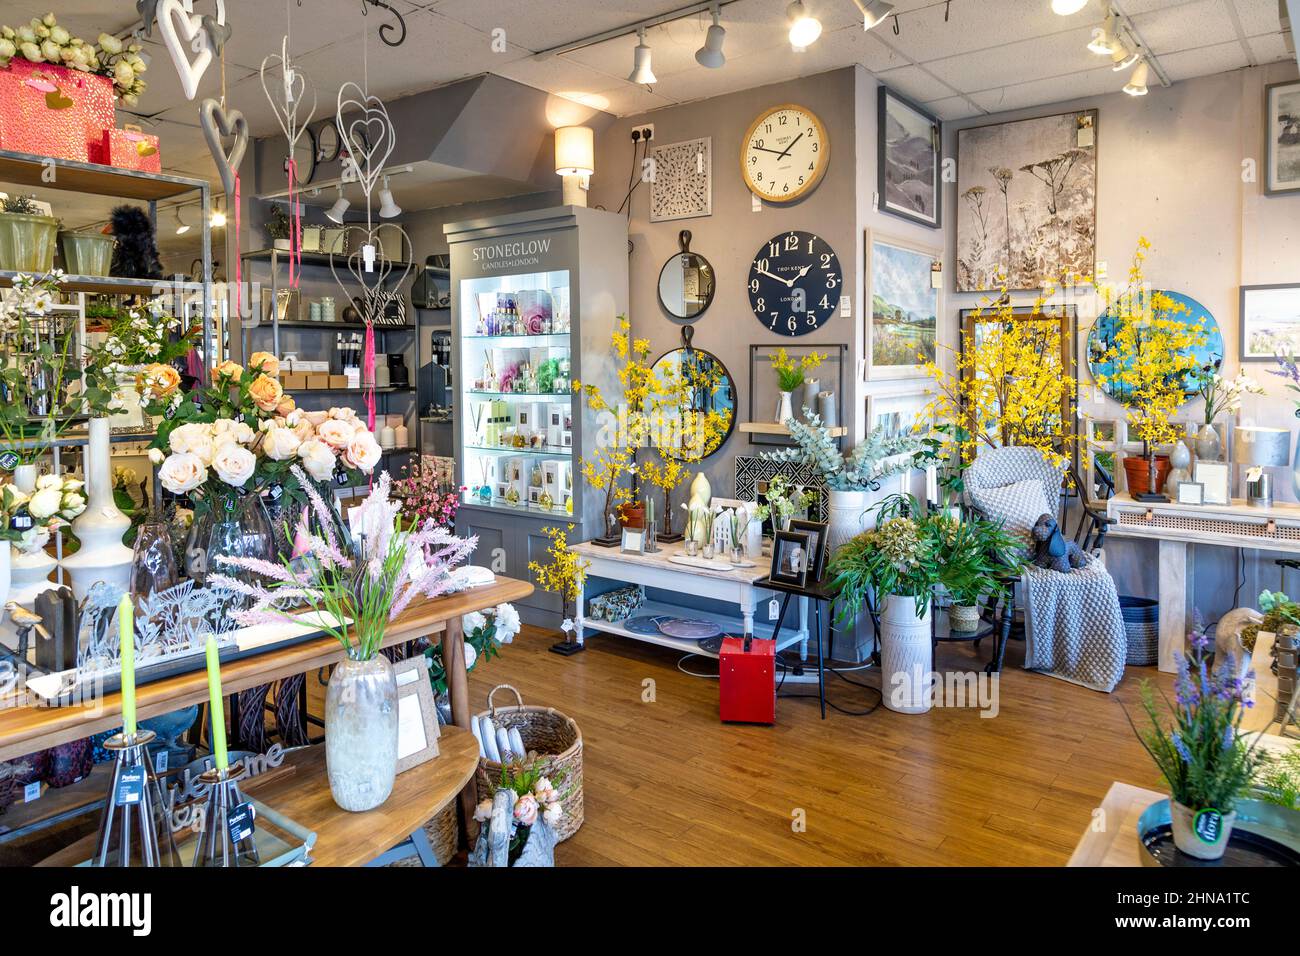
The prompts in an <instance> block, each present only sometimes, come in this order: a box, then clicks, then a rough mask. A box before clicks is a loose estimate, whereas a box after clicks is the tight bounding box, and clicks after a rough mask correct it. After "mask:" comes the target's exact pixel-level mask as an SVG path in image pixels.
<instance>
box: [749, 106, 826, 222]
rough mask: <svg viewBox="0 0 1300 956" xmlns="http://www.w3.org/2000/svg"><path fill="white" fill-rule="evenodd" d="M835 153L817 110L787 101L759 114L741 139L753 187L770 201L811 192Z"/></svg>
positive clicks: (754, 192) (779, 200) (750, 182)
mask: <svg viewBox="0 0 1300 956" xmlns="http://www.w3.org/2000/svg"><path fill="white" fill-rule="evenodd" d="M830 158H831V143H830V140H829V139H828V138H827V137H826V127H825V126H823V125H822V121H821V120H819V119H818V118H817V116H816V114H815V113H813V111H812V110H810V109H807V108H805V107H802V106H795V105H793V104H786V105H785V106H777V107H774V108H772V109H770V110H767V111H766V112H764V113H763V114H762V115H760V116H759V117H758V119H756V120H754V122H753V125H751V126H750V127H749V132H748V133H746V134H745V141H744V142H743V143H741V145H740V172H741V175H743V176H744V177H745V185H746V186H748V187H749V191H750V192H752V193H753V194H754V195H756V196H758V197H759V198H761V199H766V200H767V201H768V202H793V201H794V200H796V199H798V198H799V197H800V196H804V195H806V194H807V193H809V192H811V191H812V190H813V189H814V188H815V187H816V186H817V184H818V183H819V182H821V179H822V176H824V175H826V166H827V164H828V163H829V162H830Z"/></svg>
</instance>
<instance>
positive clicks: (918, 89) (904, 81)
mask: <svg viewBox="0 0 1300 956" xmlns="http://www.w3.org/2000/svg"><path fill="white" fill-rule="evenodd" d="M876 79H878V80H879V81H880V82H881V83H884V84H885V85H886V86H887V87H889V88H890V89H891V90H893V91H894V92H895V93H898V94H900V95H901V96H905V97H907V98H908V99H911V100H916V101H917V102H918V103H923V102H925V101H926V100H939V99H943V98H944V97H946V96H951V95H952V94H953V93H956V92H958V91H957V90H954V89H953V88H952V87H950V86H948V84H946V83H944V82H942V81H940V80H937V79H935V78H934V77H933V76H932V75H930V73H929V72H927V70H926V69H924V68H922V67H919V66H903V67H899V68H898V69H896V70H885V71H884V72H883V73H877V74H876Z"/></svg>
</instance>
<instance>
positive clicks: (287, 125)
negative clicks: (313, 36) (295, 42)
mask: <svg viewBox="0 0 1300 956" xmlns="http://www.w3.org/2000/svg"><path fill="white" fill-rule="evenodd" d="M288 45H289V38H288V37H285V38H284V39H283V40H281V41H280V52H279V53H272V54H271V55H270V56H268V57H266V58H265V59H264V60H262V70H261V74H262V92H263V93H265V94H266V100H267V102H268V103H270V104H271V110H272V112H274V113H275V121H276V122H277V123H279V124H280V129H281V130H283V131H284V138H285V139H287V140H288V141H289V155H290V156H292V155H293V150H294V147H295V146H296V145H297V144H298V140H299V139H301V138H302V134H303V131H304V130H305V129H306V128H307V127H308V126H309V125H310V124H311V120H312V117H313V116H314V115H315V113H316V85H315V84H314V83H311V81H309V80H308V79H307V74H305V73H303V72H302V70H299V69H297V68H296V67H295V66H294V65H293V63H292V62H291V61H290V60H289V50H288ZM268 77H271V78H272V79H271V82H270V83H269V84H268V83H267V78H268ZM308 90H310V91H311V108H310V109H308V110H307V115H306V117H304V118H303V119H299V118H298V110H299V107H300V106H302V105H304V102H305V101H304V97H305V95H306V93H307V92H308Z"/></svg>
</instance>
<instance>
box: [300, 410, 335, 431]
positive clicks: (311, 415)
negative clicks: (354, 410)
mask: <svg viewBox="0 0 1300 956" xmlns="http://www.w3.org/2000/svg"><path fill="white" fill-rule="evenodd" d="M303 414H304V415H305V416H306V417H307V421H309V422H311V424H312V427H313V428H320V426H321V423H322V422H324V421H325V419H327V418H329V417H330V413H329V412H304V413H303Z"/></svg>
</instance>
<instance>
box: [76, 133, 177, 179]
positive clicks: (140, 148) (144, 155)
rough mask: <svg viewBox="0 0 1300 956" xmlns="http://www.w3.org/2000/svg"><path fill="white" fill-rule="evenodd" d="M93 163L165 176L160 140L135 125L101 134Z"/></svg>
mask: <svg viewBox="0 0 1300 956" xmlns="http://www.w3.org/2000/svg"><path fill="white" fill-rule="evenodd" d="M90 161H91V162H92V163H102V164H103V165H105V166H115V167H117V168H118V169H134V170H136V171H137V172H142V173H161V172H162V154H161V153H160V152H159V151H158V137H157V136H151V135H150V134H148V133H146V132H144V131H143V130H141V129H140V127H138V126H135V125H132V124H127V125H126V126H124V127H122V128H121V129H106V130H104V131H103V132H102V133H101V134H100V141H99V146H98V148H93V149H91V150H90Z"/></svg>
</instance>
